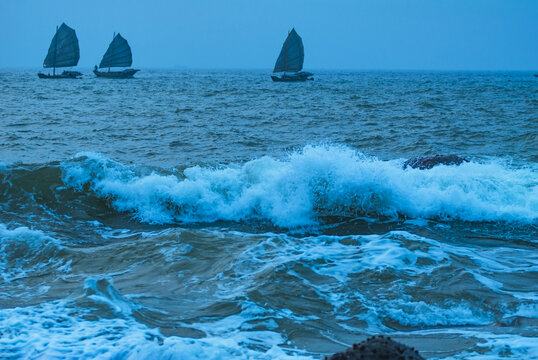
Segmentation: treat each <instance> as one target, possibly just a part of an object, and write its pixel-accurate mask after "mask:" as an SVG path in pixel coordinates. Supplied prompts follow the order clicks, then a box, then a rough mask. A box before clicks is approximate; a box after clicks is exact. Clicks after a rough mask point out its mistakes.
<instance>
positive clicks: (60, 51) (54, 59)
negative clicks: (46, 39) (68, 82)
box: [37, 23, 82, 79]
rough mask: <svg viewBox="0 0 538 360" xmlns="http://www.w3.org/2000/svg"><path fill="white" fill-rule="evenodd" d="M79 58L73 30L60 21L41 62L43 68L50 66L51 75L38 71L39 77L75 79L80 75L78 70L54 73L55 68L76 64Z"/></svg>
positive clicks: (75, 35) (76, 40)
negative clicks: (60, 23) (45, 55)
mask: <svg viewBox="0 0 538 360" xmlns="http://www.w3.org/2000/svg"><path fill="white" fill-rule="evenodd" d="M79 58H80V51H79V48H78V39H77V34H76V33H75V30H73V29H71V28H70V27H69V26H67V25H65V23H62V25H60V27H59V28H58V27H56V34H54V37H53V38H52V42H51V43H50V46H49V52H48V53H47V57H46V58H45V61H44V62H43V67H44V68H52V75H50V74H43V73H41V72H40V73H38V74H37V76H39V77H40V78H41V79H76V78H78V77H79V76H82V73H80V72H78V71H64V72H63V73H62V74H60V75H56V68H61V67H67V66H76V65H77V64H78V59H79Z"/></svg>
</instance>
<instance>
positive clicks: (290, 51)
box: [271, 29, 314, 82]
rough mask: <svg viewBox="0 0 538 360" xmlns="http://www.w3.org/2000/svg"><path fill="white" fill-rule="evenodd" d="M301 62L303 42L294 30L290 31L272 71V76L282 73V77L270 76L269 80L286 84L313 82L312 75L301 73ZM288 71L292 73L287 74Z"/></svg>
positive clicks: (302, 59) (302, 58)
mask: <svg viewBox="0 0 538 360" xmlns="http://www.w3.org/2000/svg"><path fill="white" fill-rule="evenodd" d="M303 62H304V47H303V40H302V39H301V37H300V36H299V35H298V34H297V32H296V31H295V29H291V32H289V33H288V37H287V38H286V41H285V42H284V45H282V50H280V55H278V59H277V60H276V64H275V68H274V69H273V74H274V73H280V72H282V75H280V76H278V75H271V79H273V81H286V82H292V81H305V80H314V78H312V77H311V76H312V75H313V74H312V73H309V72H305V71H301V70H302V69H303ZM289 71H291V72H292V73H291V74H290V73H287V72H289Z"/></svg>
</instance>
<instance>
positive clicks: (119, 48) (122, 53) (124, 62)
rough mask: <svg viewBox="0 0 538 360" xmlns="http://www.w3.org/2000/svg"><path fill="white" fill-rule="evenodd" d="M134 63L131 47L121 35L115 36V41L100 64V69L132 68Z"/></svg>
mask: <svg viewBox="0 0 538 360" xmlns="http://www.w3.org/2000/svg"><path fill="white" fill-rule="evenodd" d="M132 63H133V54H132V53H131V47H130V46H129V44H128V43H127V40H125V39H124V38H123V37H122V36H121V35H120V34H118V35H116V36H114V39H113V40H112V42H111V43H110V45H109V46H108V50H107V51H106V53H105V55H103V59H102V60H101V63H100V64H99V68H108V67H122V66H131V64H132Z"/></svg>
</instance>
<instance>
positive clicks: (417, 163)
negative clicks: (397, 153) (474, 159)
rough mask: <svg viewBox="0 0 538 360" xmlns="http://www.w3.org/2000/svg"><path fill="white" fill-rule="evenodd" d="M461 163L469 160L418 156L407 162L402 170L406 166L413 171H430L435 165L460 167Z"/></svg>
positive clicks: (454, 157)
mask: <svg viewBox="0 0 538 360" xmlns="http://www.w3.org/2000/svg"><path fill="white" fill-rule="evenodd" d="M463 162H469V160H467V159H465V158H463V157H461V156H458V155H435V156H420V157H414V158H412V159H409V160H407V161H406V162H404V164H403V168H404V169H405V168H407V167H408V166H410V167H412V168H413V169H416V168H419V169H420V170H426V169H431V168H432V167H434V166H435V165H461V164H462V163H463Z"/></svg>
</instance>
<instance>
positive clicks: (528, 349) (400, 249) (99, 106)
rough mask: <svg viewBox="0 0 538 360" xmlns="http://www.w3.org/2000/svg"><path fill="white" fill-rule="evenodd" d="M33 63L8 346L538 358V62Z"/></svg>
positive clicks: (11, 198) (21, 153)
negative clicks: (429, 159)
mask: <svg viewBox="0 0 538 360" xmlns="http://www.w3.org/2000/svg"><path fill="white" fill-rule="evenodd" d="M36 73H37V70H36V71H30V70H19V71H15V70H0V120H1V123H2V124H1V128H0V129H1V130H0V270H1V276H0V358H8V359H17V358H32V359H33V358H113V357H114V358H148V359H149V358H171V359H172V358H182V359H195V358H211V359H238V358H239V359H241V358H244V359H287V358H289V359H292V358H293V359H320V358H322V357H323V356H324V355H328V354H332V353H334V352H336V351H340V350H342V349H345V348H346V347H348V346H350V345H351V344H352V343H354V342H359V341H361V340H363V339H365V338H366V337H367V336H370V335H373V334H378V333H383V334H389V335H390V336H391V337H393V338H394V339H396V340H397V341H400V342H403V343H406V344H408V345H411V346H414V347H416V348H417V349H418V350H419V351H420V352H421V354H423V355H424V356H425V357H427V358H442V359H497V358H499V357H500V356H504V358H513V359H533V358H534V359H538V345H537V344H538V330H537V329H538V281H537V279H538V251H537V249H538V130H537V129H538V78H535V77H533V73H532V72H411V71H408V72H382V71H378V72H373V71H372V72H336V71H333V72H328V71H326V72H318V73H315V75H314V77H315V81H308V82H305V83H273V82H272V81H271V80H270V78H269V75H270V74H269V73H268V72H263V71H230V72H226V71H187V70H185V71H179V70H178V71H165V70H145V69H142V71H141V72H140V73H138V74H137V75H136V77H135V78H134V79H126V80H111V79H98V78H95V77H94V76H93V75H91V74H90V73H89V71H88V72H85V74H84V77H83V78H82V79H80V80H68V79H64V80H42V79H38V78H37V76H36ZM434 154H457V155H460V156H464V157H466V158H467V159H468V160H469V162H466V163H464V164H462V165H460V166H444V165H441V166H437V167H434V168H433V169H430V170H419V169H411V168H407V169H403V167H402V165H403V162H404V161H405V160H406V159H408V158H410V157H414V156H421V155H434Z"/></svg>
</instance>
